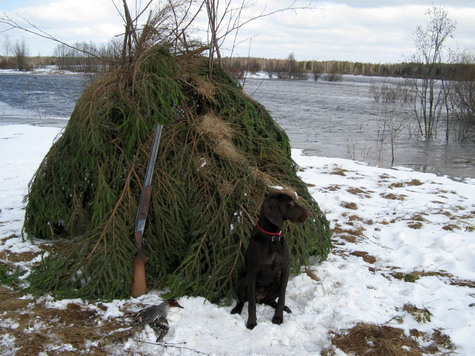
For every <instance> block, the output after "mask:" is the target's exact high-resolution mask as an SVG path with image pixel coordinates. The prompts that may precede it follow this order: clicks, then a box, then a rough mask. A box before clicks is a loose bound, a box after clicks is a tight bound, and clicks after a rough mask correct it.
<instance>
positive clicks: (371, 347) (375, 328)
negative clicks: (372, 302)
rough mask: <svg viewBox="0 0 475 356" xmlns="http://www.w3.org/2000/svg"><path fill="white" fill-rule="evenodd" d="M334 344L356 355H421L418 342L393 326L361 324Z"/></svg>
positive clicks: (338, 337) (334, 341)
mask: <svg viewBox="0 0 475 356" xmlns="http://www.w3.org/2000/svg"><path fill="white" fill-rule="evenodd" d="M332 343H333V345H335V346H336V347H338V348H339V349H341V350H343V351H344V352H346V353H350V354H356V355H378V356H379V355H388V356H389V355H394V356H400V355H411V356H412V355H414V356H415V355H421V352H420V346H419V344H418V343H417V341H415V340H414V339H413V338H412V337H410V336H407V335H405V333H404V330H402V329H399V328H394V327H391V326H379V325H374V324H364V323H359V324H357V325H355V326H354V327H353V328H352V329H350V330H349V332H348V333H347V334H337V335H336V336H335V337H334V338H333V339H332Z"/></svg>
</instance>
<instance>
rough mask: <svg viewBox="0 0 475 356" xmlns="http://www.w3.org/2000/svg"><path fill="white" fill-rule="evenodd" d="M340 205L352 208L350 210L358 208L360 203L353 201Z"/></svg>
mask: <svg viewBox="0 0 475 356" xmlns="http://www.w3.org/2000/svg"><path fill="white" fill-rule="evenodd" d="M340 205H341V206H342V207H344V208H345V209H350V210H357V209H358V205H356V203H353V202H342V203H341V204H340Z"/></svg>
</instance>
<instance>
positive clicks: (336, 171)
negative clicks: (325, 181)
mask: <svg viewBox="0 0 475 356" xmlns="http://www.w3.org/2000/svg"><path fill="white" fill-rule="evenodd" d="M346 172H348V171H347V170H346V169H343V168H340V167H335V168H333V171H331V172H330V174H332V175H335V176H346V174H345V173H346Z"/></svg>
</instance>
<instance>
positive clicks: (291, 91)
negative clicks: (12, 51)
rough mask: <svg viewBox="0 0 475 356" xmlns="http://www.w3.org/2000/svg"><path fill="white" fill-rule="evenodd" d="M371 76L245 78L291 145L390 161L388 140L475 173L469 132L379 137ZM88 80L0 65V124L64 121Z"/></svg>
mask: <svg viewBox="0 0 475 356" xmlns="http://www.w3.org/2000/svg"><path fill="white" fill-rule="evenodd" d="M375 80H376V81H377V80H382V79H381V78H370V77H362V76H358V77H356V76H344V77H343V81H341V82H326V81H321V80H319V81H313V80H308V81H307V80H304V81H302V80H298V81H289V80H277V79H256V78H250V79H247V80H246V81H245V83H244V89H245V91H246V92H247V93H248V94H249V95H250V96H252V97H253V98H254V99H256V100H257V101H259V102H260V103H261V104H263V105H264V106H265V107H266V109H267V110H268V111H269V112H270V113H271V115H272V117H273V118H274V119H275V121H276V122H277V123H278V124H279V125H280V126H281V127H282V128H283V129H284V130H285V131H286V132H287V134H288V136H289V138H290V141H291V144H292V147H294V148H301V149H303V150H304V151H305V152H306V153H307V154H309V155H319V156H326V157H339V158H350V159H354V160H359V161H364V162H368V163H369V164H372V165H379V166H383V167H388V166H390V164H391V148H394V157H395V161H394V166H403V167H408V168H412V169H416V170H419V171H424V172H433V173H437V174H441V175H449V176H452V177H470V178H475V161H474V157H475V154H474V153H475V141H473V140H472V141H470V142H464V143H458V142H452V143H450V144H446V142H445V140H443V139H442V138H443V137H442V136H443V135H440V137H441V138H439V139H435V140H431V141H425V140H421V139H418V138H417V137H416V136H415V134H414V133H415V132H417V130H416V129H415V128H414V126H413V123H412V124H411V123H410V122H409V123H408V125H407V128H405V129H404V130H401V132H400V133H398V135H397V137H396V138H395V143H394V145H392V144H391V142H390V140H389V138H388V137H386V138H385V139H384V140H383V141H381V138H382V136H381V133H382V132H383V131H384V130H382V126H383V123H384V120H386V121H387V120H388V118H387V115H385V114H384V112H385V110H386V109H387V106H385V105H386V104H383V103H378V102H376V101H375V100H374V98H373V97H372V96H371V93H370V87H371V83H372V82H373V81H375ZM87 83H89V78H88V77H87V76H84V75H79V74H51V73H47V74H45V73H8V72H7V73H0V125H10V124H31V125H41V126H55V127H64V126H66V124H67V122H68V119H69V117H70V115H71V113H72V111H73V109H74V106H75V103H76V101H77V99H78V98H79V96H80V95H81V93H82V91H83V90H84V88H85V86H86V85H87ZM403 110H404V109H403V108H401V111H403ZM0 130H1V127H0Z"/></svg>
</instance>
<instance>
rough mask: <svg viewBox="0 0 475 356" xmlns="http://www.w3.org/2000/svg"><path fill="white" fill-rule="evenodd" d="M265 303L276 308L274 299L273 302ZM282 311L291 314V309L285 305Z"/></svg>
mask: <svg viewBox="0 0 475 356" xmlns="http://www.w3.org/2000/svg"><path fill="white" fill-rule="evenodd" d="M267 305H269V306H271V307H272V308H274V309H275V308H277V302H276V301H275V300H274V301H273V302H270V303H267ZM284 311H285V312H286V313H287V314H292V310H290V308H289V307H288V306H287V305H284Z"/></svg>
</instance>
